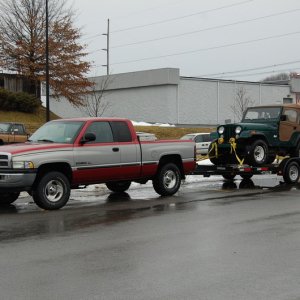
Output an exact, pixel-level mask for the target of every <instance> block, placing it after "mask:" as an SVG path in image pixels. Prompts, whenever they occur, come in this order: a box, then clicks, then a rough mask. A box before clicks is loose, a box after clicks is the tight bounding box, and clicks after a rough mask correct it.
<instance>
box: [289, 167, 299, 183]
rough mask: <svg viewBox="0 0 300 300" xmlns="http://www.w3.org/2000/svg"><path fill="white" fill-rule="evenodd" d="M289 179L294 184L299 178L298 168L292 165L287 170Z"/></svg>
mask: <svg viewBox="0 0 300 300" xmlns="http://www.w3.org/2000/svg"><path fill="white" fill-rule="evenodd" d="M289 178H290V179H291V181H292V182H296V181H297V180H298V178H299V168H298V167H297V166H296V165H292V166H291V167H290V168H289Z"/></svg>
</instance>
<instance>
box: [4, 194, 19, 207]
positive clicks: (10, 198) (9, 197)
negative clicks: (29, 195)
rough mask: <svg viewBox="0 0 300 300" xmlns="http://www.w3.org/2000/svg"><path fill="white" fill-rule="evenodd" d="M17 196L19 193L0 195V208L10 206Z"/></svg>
mask: <svg viewBox="0 0 300 300" xmlns="http://www.w3.org/2000/svg"><path fill="white" fill-rule="evenodd" d="M19 195H20V193H19V192H15V193H4V194H0V206H7V205H9V204H12V203H13V202H15V201H16V200H17V199H18V198H19Z"/></svg>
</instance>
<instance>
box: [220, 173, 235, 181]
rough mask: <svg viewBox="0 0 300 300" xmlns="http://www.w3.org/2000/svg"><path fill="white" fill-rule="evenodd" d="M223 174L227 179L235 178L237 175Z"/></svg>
mask: <svg viewBox="0 0 300 300" xmlns="http://www.w3.org/2000/svg"><path fill="white" fill-rule="evenodd" d="M222 176H223V178H224V179H226V180H233V179H234V177H235V175H232V174H223V175H222Z"/></svg>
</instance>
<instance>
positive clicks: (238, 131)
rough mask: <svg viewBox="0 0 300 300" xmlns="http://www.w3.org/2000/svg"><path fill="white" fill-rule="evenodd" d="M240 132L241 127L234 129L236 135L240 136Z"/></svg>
mask: <svg viewBox="0 0 300 300" xmlns="http://www.w3.org/2000/svg"><path fill="white" fill-rule="evenodd" d="M241 131H242V127H241V126H237V127H235V133H236V134H240V133H241Z"/></svg>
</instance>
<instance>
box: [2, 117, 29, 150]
mask: <svg viewBox="0 0 300 300" xmlns="http://www.w3.org/2000/svg"><path fill="white" fill-rule="evenodd" d="M27 139H28V134H27V132H26V129H25V126H24V124H22V123H14V122H1V123H0V145H5V144H13V143H24V142H26V141H27Z"/></svg>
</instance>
